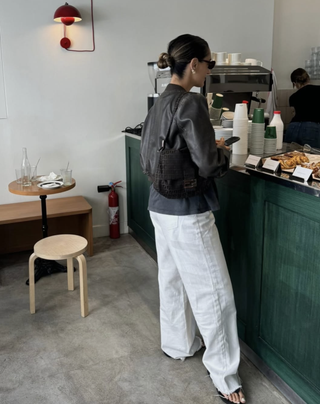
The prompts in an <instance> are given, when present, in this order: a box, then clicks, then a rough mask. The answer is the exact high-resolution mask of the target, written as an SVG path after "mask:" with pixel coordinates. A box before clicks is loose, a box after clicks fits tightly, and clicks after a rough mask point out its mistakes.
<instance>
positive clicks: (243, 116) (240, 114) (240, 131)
mask: <svg viewBox="0 0 320 404" xmlns="http://www.w3.org/2000/svg"><path fill="white" fill-rule="evenodd" d="M233 136H239V138H240V140H239V141H238V142H236V143H234V144H233V148H232V152H233V154H247V153H248V107H247V104H236V108H235V111H234V118H233Z"/></svg>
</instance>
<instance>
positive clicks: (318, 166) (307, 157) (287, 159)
mask: <svg viewBox="0 0 320 404" xmlns="http://www.w3.org/2000/svg"><path fill="white" fill-rule="evenodd" d="M268 159H271V160H278V161H279V162H280V166H281V171H283V172H287V173H293V172H294V170H295V168H296V167H298V166H301V167H304V168H309V169H311V170H313V173H312V179H314V180H315V181H320V155H319V154H309V153H303V152H299V151H291V152H287V153H281V154H275V155H273V156H270V157H267V158H264V159H262V161H263V163H264V162H265V161H266V160H268Z"/></svg>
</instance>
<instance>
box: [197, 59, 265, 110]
mask: <svg viewBox="0 0 320 404" xmlns="http://www.w3.org/2000/svg"><path fill="white" fill-rule="evenodd" d="M271 87H272V73H271V71H269V70H267V69H265V68H264V67H262V66H251V65H238V66H231V65H225V66H223V65H222V66H215V67H214V68H213V69H212V70H211V73H210V74H208V75H207V77H206V81H205V85H204V86H203V87H202V89H201V93H202V94H203V95H204V96H205V97H206V96H207V94H208V93H213V96H214V95H215V94H216V93H221V94H223V106H224V107H226V108H229V110H230V111H234V110H235V105H236V104H238V103H242V101H244V100H245V101H248V110H250V105H251V101H252V100H257V95H258V94H259V92H260V91H264V92H269V91H271ZM253 93H255V96H253V95H252V94H253ZM260 100H261V99H260ZM258 101H259V100H258Z"/></svg>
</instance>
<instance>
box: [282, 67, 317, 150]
mask: <svg viewBox="0 0 320 404" xmlns="http://www.w3.org/2000/svg"><path fill="white" fill-rule="evenodd" d="M291 82H292V84H293V87H296V88H297V90H298V91H296V92H295V93H294V94H292V95H291V97H290V98H289V105H290V107H293V108H294V110H295V116H294V117H293V118H292V120H291V122H290V124H289V126H288V128H287V131H286V135H285V141H286V142H287V143H291V142H296V143H299V144H301V145H304V144H308V145H310V146H312V147H320V86H315V85H312V84H310V76H309V75H308V73H307V72H306V71H305V70H304V69H301V68H299V69H296V70H294V71H293V72H292V73H291Z"/></svg>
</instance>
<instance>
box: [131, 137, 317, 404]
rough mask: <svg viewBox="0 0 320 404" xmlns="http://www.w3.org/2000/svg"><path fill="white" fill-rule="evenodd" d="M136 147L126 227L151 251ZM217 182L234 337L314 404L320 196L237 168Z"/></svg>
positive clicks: (144, 184) (133, 142)
mask: <svg viewBox="0 0 320 404" xmlns="http://www.w3.org/2000/svg"><path fill="white" fill-rule="evenodd" d="M139 148H140V141H139V139H134V138H132V137H129V136H127V137H126V157H127V184H128V226H129V227H130V228H131V229H132V230H133V231H134V232H135V233H136V234H137V236H138V237H140V238H141V239H142V240H143V241H144V242H145V243H147V245H148V246H149V247H150V248H152V249H153V250H154V249H155V246H154V232H153V228H152V224H151V222H150V218H149V213H148V211H147V201H148V194H149V187H150V183H149V182H148V180H147V178H146V177H145V176H144V175H143V173H142V172H141V169H140V164H139ZM216 184H217V187H218V191H219V200H220V205H221V209H220V211H219V212H215V217H216V222H217V227H218V229H219V233H220V238H221V242H222V246H223V249H224V253H225V256H226V260H227V263H228V268H229V272H230V276H231V280H232V284H233V289H234V295H235V301H236V306H237V312H238V330H239V337H240V338H241V340H242V341H243V342H244V343H245V344H246V345H247V346H248V347H249V348H251V350H252V351H253V352H255V354H257V355H258V356H259V358H261V359H262V361H263V362H264V363H265V364H266V365H267V366H268V367H269V368H270V369H272V370H273V371H274V372H275V373H276V374H277V375H279V376H280V378H281V379H282V380H283V381H284V382H285V383H287V384H288V385H289V386H290V387H291V388H292V390H293V391H295V392H296V393H297V394H298V395H299V396H300V397H301V398H302V399H303V400H304V401H305V402H307V403H310V404H311V403H312V404H315V403H320V361H319V358H320V344H319V343H318V339H319V335H320V198H319V197H317V196H312V195H309V194H306V193H304V192H299V191H297V190H294V189H290V188H289V187H288V186H283V185H281V181H280V183H275V182H272V181H271V180H270V178H269V177H268V176H265V178H262V177H257V176H254V175H249V174H248V173H246V172H244V171H243V170H237V169H236V168H234V169H231V170H229V172H228V174H227V175H226V176H225V177H223V178H222V179H219V180H217V181H216ZM318 245H319V248H318Z"/></svg>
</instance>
